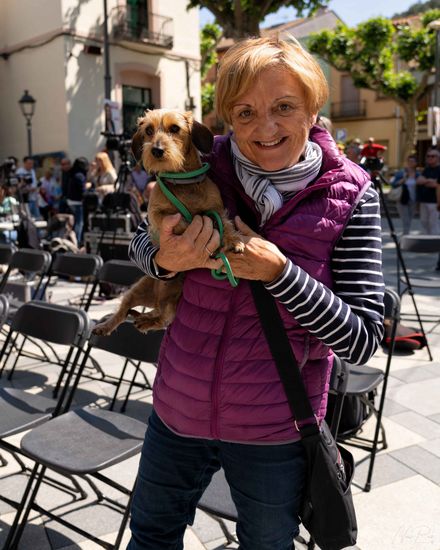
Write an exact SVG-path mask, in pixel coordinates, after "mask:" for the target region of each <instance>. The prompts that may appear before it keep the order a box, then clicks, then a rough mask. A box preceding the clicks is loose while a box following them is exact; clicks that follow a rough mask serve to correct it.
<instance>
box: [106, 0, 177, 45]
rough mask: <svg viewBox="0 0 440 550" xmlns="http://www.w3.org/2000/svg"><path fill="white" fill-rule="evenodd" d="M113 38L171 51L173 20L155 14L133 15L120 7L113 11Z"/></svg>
mask: <svg viewBox="0 0 440 550" xmlns="http://www.w3.org/2000/svg"><path fill="white" fill-rule="evenodd" d="M112 22H113V38H114V39H115V40H124V41H127V42H137V43H138V44H139V43H140V44H146V45H152V46H158V47H160V48H166V49H168V50H169V49H171V48H172V47H173V19H172V18H171V17H164V16H162V15H157V14H155V13H146V12H145V13H133V12H132V10H131V9H130V8H127V7H125V6H119V7H117V8H114V9H113V10H112Z"/></svg>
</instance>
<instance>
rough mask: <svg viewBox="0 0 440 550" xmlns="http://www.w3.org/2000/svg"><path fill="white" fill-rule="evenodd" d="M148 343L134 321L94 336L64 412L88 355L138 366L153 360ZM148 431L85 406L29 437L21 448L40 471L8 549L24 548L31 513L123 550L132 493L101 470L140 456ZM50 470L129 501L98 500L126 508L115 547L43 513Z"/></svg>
mask: <svg viewBox="0 0 440 550" xmlns="http://www.w3.org/2000/svg"><path fill="white" fill-rule="evenodd" d="M147 338H148V337H147V336H146V335H144V334H142V333H140V332H139V331H137V330H136V329H135V328H134V326H133V323H132V322H130V321H126V322H125V323H123V324H122V325H121V326H120V327H119V328H118V329H117V330H116V331H115V332H114V333H113V334H111V335H110V336H106V337H97V336H92V337H91V338H90V340H89V345H88V348H87V350H86V353H85V356H84V360H83V361H82V364H81V367H80V368H79V370H78V373H77V376H76V377H75V380H74V381H73V384H72V385H71V391H70V392H69V394H68V395H67V396H66V401H65V402H64V405H63V410H67V409H68V408H69V406H70V403H71V399H72V395H73V392H74V391H75V387H76V385H77V383H78V380H79V378H80V376H81V374H82V370H83V368H84V366H85V361H86V359H87V355H88V353H90V351H91V350H92V349H93V348H94V347H95V346H96V347H99V349H106V350H108V351H111V352H112V353H115V354H117V355H122V356H124V357H125V356H127V357H130V358H131V359H132V360H133V361H148V360H149V356H148V353H147V352H146V350H147V347H148V346H146V345H145V342H146V341H147ZM145 430H146V425H145V424H144V423H143V422H139V421H138V420H135V419H133V418H130V417H127V416H126V415H122V414H120V413H116V412H111V411H108V410H102V409H96V408H95V409H94V408H91V407H84V408H80V409H75V410H72V411H70V412H65V413H64V414H61V415H60V416H57V417H56V418H54V419H52V420H50V421H49V422H46V424H43V425H42V426H39V427H37V428H35V429H33V430H31V431H30V432H28V433H27V434H26V435H25V436H24V437H23V439H22V441H21V448H22V450H23V452H24V453H25V454H26V456H27V457H29V458H31V459H33V460H34V461H35V467H34V470H33V472H32V475H31V477H30V479H29V482H28V485H27V487H26V489H25V492H24V495H23V499H22V502H21V506H20V508H19V510H18V511H17V514H16V517H15V521H14V523H13V525H12V527H11V530H10V532H9V536H8V539H7V541H6V547H7V548H8V549H10V550H13V549H17V548H19V541H20V538H21V534H22V532H23V530H24V527H25V524H26V521H27V517H28V515H29V513H30V511H31V510H37V511H38V512H40V513H41V514H44V515H46V516H48V517H49V518H51V519H52V520H54V521H57V522H60V523H62V524H63V525H64V526H67V527H69V528H70V529H72V530H74V531H75V532H78V533H80V534H81V535H83V536H84V537H86V538H88V539H90V540H92V541H94V542H95V543H96V544H98V545H100V546H103V547H104V548H115V549H116V548H119V545H120V543H121V539H122V535H123V532H124V529H125V527H126V524H127V521H128V516H129V504H130V502H131V495H132V490H129V489H127V488H126V487H124V486H122V485H120V484H119V483H116V482H115V481H114V480H112V479H110V478H108V477H107V476H105V475H104V474H102V472H101V470H103V469H104V468H108V467H109V466H112V465H114V464H118V463H120V462H123V461H124V460H126V459H127V458H130V457H131V456H134V455H135V454H137V453H138V452H139V451H140V449H141V447H142V443H143V439H144V434H145ZM84 442H86V444H84ZM47 468H50V469H52V470H54V471H56V472H58V473H59V474H62V475H68V476H70V475H75V476H79V477H81V478H83V479H85V480H86V481H87V482H88V483H89V484H90V485H91V486H93V485H92V479H97V480H99V481H100V482H103V483H105V484H108V485H110V486H111V487H112V488H114V489H117V490H118V491H120V492H122V493H123V494H125V495H127V496H128V503H127V504H126V505H121V504H120V503H118V502H117V501H114V500H111V499H109V498H108V497H104V495H103V494H102V493H101V494H100V496H99V498H98V502H99V501H102V500H104V499H105V500H109V501H110V502H112V503H113V505H115V506H119V507H120V508H121V512H122V521H121V525H120V527H119V530H118V534H117V537H116V541H115V542H114V543H113V544H110V543H108V542H105V541H103V540H102V539H99V538H98V537H96V536H95V535H93V534H92V533H89V532H86V531H85V530H84V529H82V528H81V526H79V525H73V524H72V523H70V522H69V521H67V520H66V519H65V518H62V517H60V515H57V514H56V512H55V511H49V510H47V509H44V508H42V507H41V506H40V505H39V504H38V503H37V502H36V497H37V493H38V489H39V486H40V484H41V482H42V481H43V479H44V478H45V471H46V469H47Z"/></svg>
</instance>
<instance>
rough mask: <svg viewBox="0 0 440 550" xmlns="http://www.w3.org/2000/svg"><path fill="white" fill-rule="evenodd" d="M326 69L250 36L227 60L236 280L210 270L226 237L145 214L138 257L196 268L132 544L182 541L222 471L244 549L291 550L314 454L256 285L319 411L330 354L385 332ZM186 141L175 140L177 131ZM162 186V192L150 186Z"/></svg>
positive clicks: (361, 193)
mask: <svg viewBox="0 0 440 550" xmlns="http://www.w3.org/2000/svg"><path fill="white" fill-rule="evenodd" d="M327 98H328V86H327V82H326V80H325V76H324V74H323V72H322V70H321V68H320V66H319V64H318V63H317V61H316V60H315V59H314V58H313V56H311V55H310V54H309V53H308V52H307V51H306V50H304V48H303V47H302V46H301V45H300V43H299V42H297V41H294V40H292V39H290V38H289V41H284V40H281V39H278V38H257V39H248V40H244V41H241V42H237V43H235V44H234V45H233V46H232V47H231V48H230V49H229V50H228V51H227V52H226V53H225V55H224V56H223V57H222V61H221V64H220V68H219V71H218V75H217V82H216V112H217V116H218V117H219V118H221V119H222V120H224V121H225V123H226V124H228V125H231V127H232V133H229V134H227V135H224V136H216V138H215V142H214V148H213V151H212V153H211V154H209V155H206V156H205V157H204V159H203V160H204V161H206V162H208V163H209V164H210V166H211V169H210V171H209V177H210V178H211V179H212V180H213V181H214V182H215V183H216V184H217V185H218V187H219V189H220V192H221V195H222V198H223V202H224V205H225V208H226V209H227V210H228V212H229V214H230V216H231V218H232V219H233V220H234V221H235V224H236V226H237V229H238V230H239V231H240V233H241V234H242V239H243V242H244V244H245V248H244V251H243V253H240V254H235V253H233V252H230V251H228V252H227V253H226V254H227V257H228V260H229V262H230V265H231V268H232V271H233V273H234V275H236V276H237V277H238V278H239V279H240V283H239V285H238V286H237V287H235V288H234V287H232V286H231V285H230V284H229V282H228V281H218V280H215V279H214V278H213V277H212V276H211V271H210V270H211V269H212V268H220V267H221V266H222V262H221V260H218V259H215V258H213V256H215V251H216V250H217V249H218V248H219V246H220V235H219V232H218V230H217V229H216V228H215V227H214V224H213V222H212V219H211V218H210V217H208V216H194V219H193V221H192V222H191V223H190V224H189V226H188V227H187V229H186V230H185V232H184V233H183V234H182V235H176V234H174V232H173V229H174V227H176V226H177V224H179V223H180V222H181V214H175V215H172V216H166V217H165V218H164V220H163V223H162V226H161V230H160V235H159V239H160V240H159V246H156V245H153V243H152V242H151V238H150V234H149V230H148V221H147V222H144V223H143V224H141V225H140V226H139V228H138V230H137V233H136V235H135V236H134V238H133V240H132V242H131V245H130V249H129V255H130V257H131V259H132V260H133V261H134V262H135V263H136V264H137V265H138V266H139V267H140V268H141V269H143V270H144V271H145V272H146V273H147V274H148V275H149V276H151V277H155V278H165V279H166V278H170V277H173V276H175V275H176V274H177V273H179V272H184V273H185V279H184V285H183V295H182V297H181V299H180V301H179V304H178V308H177V314H176V318H175V320H174V321H173V322H172V323H171V325H170V326H169V327H168V329H167V332H166V334H165V336H164V339H163V341H162V348H161V352H160V358H159V362H158V369H157V374H156V379H155V383H154V392H153V413H152V415H151V416H150V419H149V423H148V430H147V432H146V436H145V443H144V447H143V450H142V455H141V460H140V464H139V474H138V477H137V481H136V487H135V490H134V495H133V501H132V507H131V525H130V526H131V531H132V538H131V541H130V543H129V545H128V550H170V549H171V548H172V549H173V550H182V548H183V536H184V532H185V529H186V526H187V524H191V523H192V522H193V520H194V515H195V510H196V506H197V502H198V500H199V499H200V497H201V495H202V494H203V491H204V490H205V489H206V487H207V486H208V484H209V483H210V480H211V478H212V475H213V474H214V473H215V472H216V471H218V470H219V469H220V467H223V469H224V472H225V476H226V479H227V481H228V483H229V486H230V488H231V495H232V498H233V500H234V503H235V506H236V508H237V511H238V523H237V537H238V539H239V546H240V549H241V550H291V549H292V548H293V544H292V543H293V539H294V538H295V536H296V535H297V534H298V530H299V518H298V512H299V508H300V503H301V500H302V493H303V487H304V482H305V477H306V471H307V461H306V457H305V452H304V448H303V445H302V444H301V441H300V434H299V433H298V431H297V429H296V428H295V422H294V418H293V416H292V412H291V411H290V409H289V405H288V403H287V399H286V395H285V392H284V388H283V385H282V383H281V380H280V378H279V375H278V372H277V368H276V365H275V362H274V360H273V358H272V355H271V352H270V349H269V346H268V343H267V340H266V338H265V336H264V333H263V329H262V326H261V322H260V318H259V315H258V313H257V310H256V307H255V303H254V300H253V297H252V292H251V285H250V281H251V280H256V281H260V282H261V284H264V286H265V288H266V290H267V292H269V293H270V294H271V295H272V297H273V299H274V300H275V302H276V305H277V307H278V310H279V313H280V316H281V317H282V321H283V323H284V326H285V328H286V334H287V337H288V338H289V341H290V344H291V346H292V350H293V352H294V354H295V356H296V358H297V361H298V363H299V365H300V368H301V375H302V377H303V380H304V383H305V386H306V391H307V393H308V395H309V397H310V401H311V405H312V408H313V410H314V413H315V417H316V418H311V419H310V422H316V421H317V422H321V420H322V419H323V418H324V416H325V411H326V406H327V392H328V383H329V378H330V374H331V370H332V365H333V359H334V354H337V355H338V356H339V357H341V358H343V359H344V360H346V361H348V362H349V363H354V364H359V365H362V364H364V363H365V362H366V361H368V359H369V358H370V357H371V355H372V354H373V353H374V352H375V350H376V349H377V347H378V345H379V342H380V341H381V339H382V336H383V293H384V284H383V275H382V268H381V226H380V209H379V200H378V195H377V192H376V191H375V190H374V188H373V187H372V185H371V182H370V180H369V177H368V174H367V173H366V172H365V171H363V170H362V169H361V168H359V167H357V166H355V165H354V164H352V163H351V162H350V161H348V160H347V159H346V158H345V157H344V156H341V155H340V153H339V151H338V149H337V146H336V144H335V142H334V140H333V138H332V136H331V135H330V134H329V133H328V132H327V130H325V129H323V128H320V127H319V126H317V125H316V124H315V123H316V119H317V114H318V113H319V111H320V109H321V108H322V106H323V105H324V104H325V102H326V101H327ZM173 135H174V134H173ZM153 193H154V191H153Z"/></svg>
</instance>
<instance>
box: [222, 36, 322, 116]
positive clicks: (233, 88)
mask: <svg viewBox="0 0 440 550" xmlns="http://www.w3.org/2000/svg"><path fill="white" fill-rule="evenodd" d="M269 67H280V68H282V69H285V70H286V71H288V72H290V73H291V74H292V75H293V76H294V77H295V78H296V79H297V80H298V81H299V83H300V85H301V86H302V88H303V90H304V95H305V102H306V108H307V110H308V112H309V113H310V114H315V113H318V111H319V110H320V109H321V107H322V106H323V105H324V103H325V102H326V101H327V98H328V84H327V81H326V79H325V76H324V73H323V72H322V69H321V67H320V66H319V64H318V62H317V61H316V59H314V57H313V56H312V55H311V54H310V53H309V52H307V51H306V50H305V49H304V48H303V47H302V46H301V44H300V43H299V42H298V40H296V39H295V38H293V37H290V38H289V41H286V40H281V39H279V38H249V39H246V40H242V41H240V42H237V43H236V44H234V46H232V47H231V48H230V49H229V50H228V51H227V52H226V53H225V55H224V56H223V57H222V58H221V60H220V67H219V71H218V76H217V82H216V97H215V109H216V111H217V115H218V116H219V117H220V118H222V119H223V120H224V121H225V122H227V123H228V124H230V123H231V109H232V106H233V104H234V103H235V101H236V100H237V99H238V98H239V97H240V96H241V95H243V94H244V93H246V92H247V91H248V90H249V89H250V88H251V86H252V84H254V83H255V80H256V79H257V78H258V76H259V75H260V73H261V72H262V71H263V70H264V69H267V68H269Z"/></svg>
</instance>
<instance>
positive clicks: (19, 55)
mask: <svg viewBox="0 0 440 550" xmlns="http://www.w3.org/2000/svg"><path fill="white" fill-rule="evenodd" d="M186 5H187V1H186V0H107V15H108V18H107V20H108V43H109V48H108V52H109V63H108V67H109V70H108V71H106V62H105V48H104V2H103V0H89V1H87V2H84V1H81V0H38V2H36V1H35V0H2V1H1V2H0V97H1V101H0V128H1V132H0V158H4V157H5V156H7V155H15V156H17V157H19V158H20V157H22V156H23V155H25V154H26V153H27V137H26V126H25V124H26V123H25V120H24V118H23V116H22V114H21V112H20V109H19V105H18V100H19V99H20V97H21V96H22V94H23V92H24V90H29V93H30V94H31V95H32V96H33V97H34V98H35V100H36V108H35V114H34V116H33V118H32V144H33V153H34V154H35V155H42V156H43V155H50V154H53V153H56V154H59V155H62V154H65V155H68V156H70V157H71V158H75V157H78V156H86V157H87V158H92V157H93V156H94V155H95V153H96V152H97V151H98V150H100V149H102V148H103V147H104V145H105V138H104V137H103V136H102V135H101V132H102V131H103V130H105V129H106V126H105V114H104V103H105V101H104V100H105V87H104V77H105V76H106V77H107V81H108V82H109V84H110V90H111V97H110V99H111V101H112V107H113V108H114V109H115V107H116V110H119V111H120V113H119V114H120V118H121V124H119V123H118V124H116V125H113V126H112V127H111V128H109V127H108V125H107V130H109V129H110V130H111V129H114V130H115V131H120V130H126V131H127V132H128V133H130V132H131V131H132V129H133V125H134V124H135V122H136V118H137V117H138V116H139V115H140V114H141V113H142V112H143V110H144V109H145V108H148V107H150V108H152V107H155V108H161V107H167V108H175V109H192V110H194V112H195V115H196V117H199V116H200V112H201V111H200V43H199V13H198V10H197V9H192V10H188V11H187V10H186ZM117 122H119V121H117Z"/></svg>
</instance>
